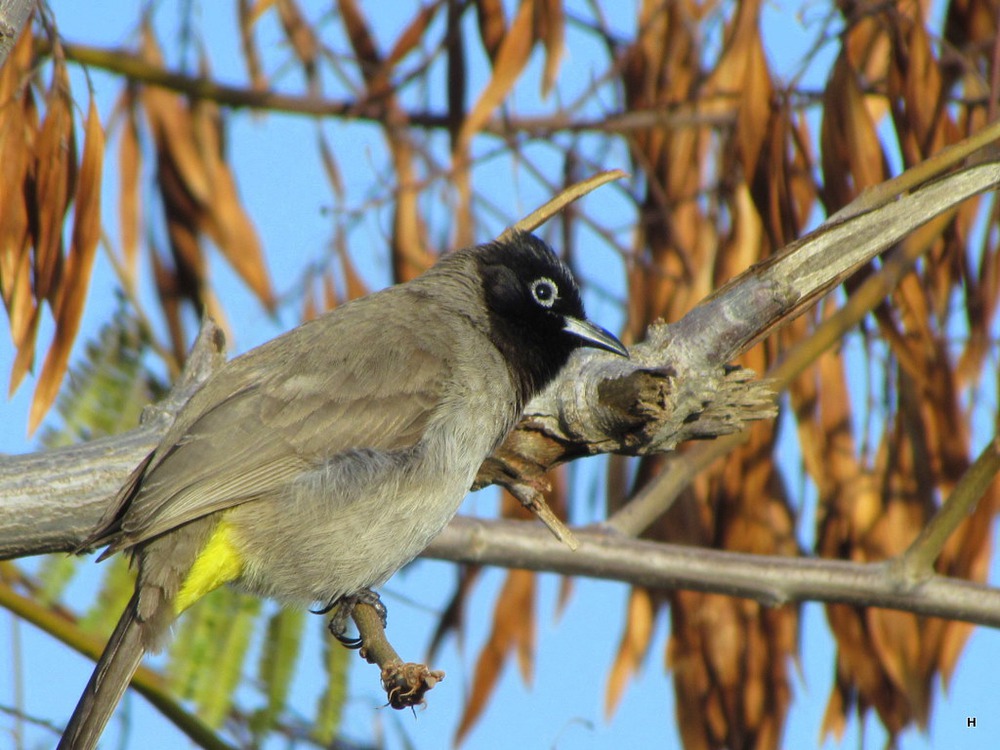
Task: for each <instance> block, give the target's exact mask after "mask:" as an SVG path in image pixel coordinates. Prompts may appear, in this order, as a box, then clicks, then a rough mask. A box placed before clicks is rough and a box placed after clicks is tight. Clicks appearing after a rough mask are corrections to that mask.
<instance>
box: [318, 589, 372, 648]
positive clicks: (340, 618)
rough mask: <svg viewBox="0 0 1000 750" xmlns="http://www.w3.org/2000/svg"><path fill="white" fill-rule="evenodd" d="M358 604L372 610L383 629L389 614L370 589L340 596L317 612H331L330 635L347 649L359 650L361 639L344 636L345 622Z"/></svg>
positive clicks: (345, 630)
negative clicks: (365, 605)
mask: <svg viewBox="0 0 1000 750" xmlns="http://www.w3.org/2000/svg"><path fill="white" fill-rule="evenodd" d="M359 604H367V605H368V606H370V607H371V608H372V609H374V610H375V612H376V613H377V614H378V616H379V619H380V620H381V621H382V627H383V628H385V626H386V623H387V622H388V614H389V613H388V611H387V610H386V608H385V605H384V604H383V603H382V600H381V599H380V598H379V595H378V594H377V593H375V592H374V591H372V590H371V589H361V591H358V592H357V593H355V594H351V595H350V596H342V597H340V598H339V599H337V600H336V601H335V602H331V603H330V605H329V606H327V607H326V608H324V609H322V610H319V612H318V614H325V613H326V612H331V611H332V612H333V617H331V618H330V624H329V625H328V626H327V627H328V628H329V630H330V634H331V635H332V636H333V637H334V638H336V639H337V640H338V641H340V643H341V645H343V646H345V647H347V648H353V649H357V648H361V638H351V637H349V636H348V635H346V633H347V621H348V620H349V619H350V618H351V613H352V612H354V608H355V607H356V606H358V605H359Z"/></svg>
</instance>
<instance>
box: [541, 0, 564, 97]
mask: <svg viewBox="0 0 1000 750" xmlns="http://www.w3.org/2000/svg"><path fill="white" fill-rule="evenodd" d="M536 13H537V16H536V26H537V36H538V38H539V39H541V40H542V44H543V45H545V68H544V70H543V71H542V98H543V99H545V98H547V97H548V95H549V94H550V93H551V92H552V87H553V86H555V83H556V79H557V78H558V77H559V66H560V64H561V63H562V57H563V53H564V52H565V47H566V15H565V13H564V12H563V0H539V3H538V9H537V11H536Z"/></svg>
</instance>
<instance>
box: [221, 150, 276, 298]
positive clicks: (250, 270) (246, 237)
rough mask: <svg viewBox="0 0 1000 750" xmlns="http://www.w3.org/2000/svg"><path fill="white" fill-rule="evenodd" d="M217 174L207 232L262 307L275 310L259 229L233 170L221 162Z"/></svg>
mask: <svg viewBox="0 0 1000 750" xmlns="http://www.w3.org/2000/svg"><path fill="white" fill-rule="evenodd" d="M214 171H215V185H214V191H213V192H214V196H215V197H214V200H213V201H212V203H211V204H210V206H208V207H207V208H208V211H207V212H206V213H205V218H206V221H205V223H204V229H205V230H206V231H208V232H209V234H210V236H212V238H213V239H214V240H215V242H216V244H217V245H218V246H219V250H220V251H221V252H222V254H223V256H225V258H226V260H228V261H229V265H231V266H232V267H233V270H235V271H236V273H237V274H239V276H240V278H241V279H243V281H244V282H246V284H247V286H248V287H250V289H251V291H253V293H254V294H255V295H256V296H257V299H258V300H260V302H261V304H262V305H264V307H265V308H266V309H268V310H273V309H274V304H275V299H274V292H273V291H272V289H271V277H270V275H269V274H268V271H267V268H266V267H265V265H264V252H263V250H262V249H261V246H260V240H259V238H258V237H257V230H256V229H255V228H254V226H253V222H252V221H251V220H250V217H249V215H247V213H246V211H245V210H244V209H243V205H242V204H241V203H240V200H239V196H238V195H237V191H236V181H235V179H234V178H233V174H232V171H231V170H230V169H229V165H228V164H226V163H225V162H224V161H222V160H221V159H220V160H219V161H218V163H217V165H216V169H215V170H214Z"/></svg>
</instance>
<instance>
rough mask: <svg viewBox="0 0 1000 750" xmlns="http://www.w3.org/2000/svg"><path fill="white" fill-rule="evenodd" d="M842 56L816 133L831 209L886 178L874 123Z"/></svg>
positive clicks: (853, 71)
mask: <svg viewBox="0 0 1000 750" xmlns="http://www.w3.org/2000/svg"><path fill="white" fill-rule="evenodd" d="M856 76H857V73H856V71H855V70H854V69H853V68H852V67H851V66H850V64H849V63H848V60H847V56H846V55H843V54H842V55H841V56H840V57H839V58H838V59H837V62H836V63H834V66H833V73H832V75H831V77H830V82H829V83H828V85H827V88H826V91H825V92H824V95H823V123H822V127H821V131H820V140H821V148H822V152H823V174H824V176H825V177H826V191H827V205H828V208H829V210H831V211H832V210H835V209H838V208H841V207H842V206H844V205H847V203H849V202H850V201H851V200H852V199H853V198H854V197H855V196H856V195H857V194H858V193H859V192H861V191H862V190H864V189H865V188H867V187H872V186H874V185H877V184H878V183H879V182H882V181H883V180H884V179H885V177H886V165H885V157H884V154H883V152H882V145H881V143H880V142H879V139H878V133H877V132H876V130H875V121H874V120H873V119H872V117H871V114H870V113H869V110H868V108H867V106H866V102H865V96H864V94H863V93H862V91H861V89H860V87H859V86H858V82H857V79H856Z"/></svg>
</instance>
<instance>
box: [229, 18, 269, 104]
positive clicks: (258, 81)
mask: <svg viewBox="0 0 1000 750" xmlns="http://www.w3.org/2000/svg"><path fill="white" fill-rule="evenodd" d="M273 2H274V0H266V1H265V2H259V3H256V4H252V2H251V0H239V4H238V6H237V19H238V22H239V27H240V48H241V49H242V51H243V60H244V61H245V62H246V64H247V74H248V75H249V76H250V86H251V87H252V88H253V89H254V90H256V91H264V90H265V89H267V76H266V75H264V69H263V66H262V65H261V62H260V50H259V49H258V48H257V38H256V37H255V36H254V26H256V25H257V19H259V18H260V15H261V13H262V12H263V11H264V10H265V9H266V7H262V6H268V7H269V6H271V5H272V4H273Z"/></svg>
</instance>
